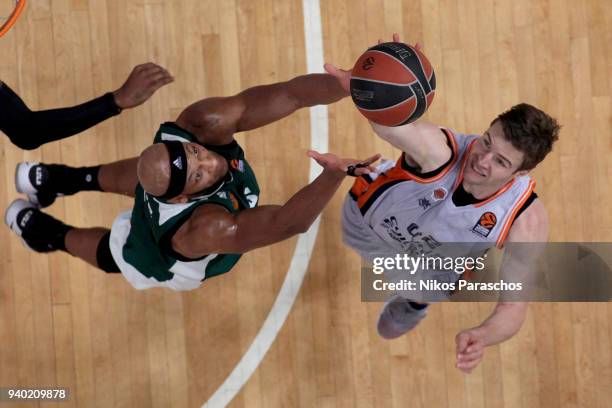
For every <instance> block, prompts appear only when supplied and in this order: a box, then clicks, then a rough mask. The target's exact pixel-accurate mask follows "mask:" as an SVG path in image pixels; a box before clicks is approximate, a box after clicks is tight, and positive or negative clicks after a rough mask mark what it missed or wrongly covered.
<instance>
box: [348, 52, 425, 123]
mask: <svg viewBox="0 0 612 408" xmlns="http://www.w3.org/2000/svg"><path fill="white" fill-rule="evenodd" d="M435 90H436V75H435V73H434V70H433V67H432V66H431V63H430V62H429V60H428V59H427V57H426V56H425V54H423V53H422V52H421V51H420V50H418V49H416V48H414V47H411V46H409V45H407V44H404V43H399V42H388V43H382V44H378V45H376V46H374V47H371V48H369V49H368V50H367V51H366V52H365V53H363V54H362V55H361V57H359V58H358V59H357V61H356V62H355V65H354V66H353V70H352V72H351V82H350V91H351V96H352V97H353V102H354V103H355V105H357V109H358V110H359V112H361V114H363V116H365V117H366V118H368V119H369V120H371V121H372V122H375V123H378V124H380V125H384V126H400V125H405V124H407V123H411V122H414V121H415V120H417V119H418V118H420V117H421V116H422V115H423V114H424V113H425V112H426V111H427V109H428V108H429V107H430V106H431V103H432V102H433V98H434V94H435Z"/></svg>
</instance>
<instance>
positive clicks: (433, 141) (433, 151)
mask: <svg viewBox="0 0 612 408" xmlns="http://www.w3.org/2000/svg"><path fill="white" fill-rule="evenodd" d="M393 41H395V42H399V41H400V38H399V35H398V34H397V33H395V34H393ZM382 42H383V40H378V43H379V44H381V43H382ZM414 47H415V48H416V49H418V50H420V49H421V46H420V45H419V44H418V43H417V44H415V46H414ZM325 70H326V71H327V72H328V73H329V74H330V75H333V76H334V77H336V79H337V80H338V82H339V83H340V84H341V85H342V87H343V88H344V89H345V90H346V92H349V93H350V79H351V70H345V69H340V68H338V67H336V66H334V65H332V64H325ZM370 125H371V126H372V129H373V130H374V132H375V133H376V134H377V135H378V136H379V137H380V138H381V139H383V140H385V141H387V142H389V143H390V144H391V145H393V146H394V147H396V148H398V149H400V150H401V151H403V152H404V153H406V158H407V160H408V162H409V164H410V165H413V166H414V165H416V166H418V167H419V168H420V170H421V171H422V172H428V171H433V170H435V169H437V168H439V167H440V166H442V165H443V164H444V163H446V162H447V161H448V159H449V158H450V156H451V153H452V152H451V149H450V148H449V147H448V145H447V144H446V137H445V136H444V134H443V133H442V131H441V130H440V128H439V127H438V126H436V125H433V124H431V123H427V122H425V121H418V122H414V123H410V124H407V125H404V126H396V127H388V126H382V125H378V124H376V123H374V122H371V121H370Z"/></svg>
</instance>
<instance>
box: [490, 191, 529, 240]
mask: <svg viewBox="0 0 612 408" xmlns="http://www.w3.org/2000/svg"><path fill="white" fill-rule="evenodd" d="M534 188H535V181H533V180H530V181H529V186H528V187H527V190H525V192H524V193H523V195H522V196H521V198H520V199H519V201H518V203H516V205H515V206H514V209H513V210H512V213H511V214H510V217H508V220H507V221H506V223H505V224H504V228H503V229H502V232H501V234H499V238H497V242H496V243H495V245H496V246H497V247H498V248H501V247H503V246H504V241H505V240H506V236H507V235H508V232H510V227H511V226H512V223H513V222H514V219H515V218H516V214H517V213H518V212H519V210H520V209H521V208H522V207H523V205H524V204H525V201H527V199H528V198H529V196H530V195H531V193H532V192H533V190H534Z"/></svg>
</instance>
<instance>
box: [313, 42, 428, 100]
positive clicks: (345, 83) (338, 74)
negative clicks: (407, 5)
mask: <svg viewBox="0 0 612 408" xmlns="http://www.w3.org/2000/svg"><path fill="white" fill-rule="evenodd" d="M393 41H394V42H400V37H399V34H398V33H393ZM384 42H385V41H383V40H382V39H379V40H378V44H382V43H384ZM414 48H416V49H417V50H419V51H420V50H421V48H422V47H421V44H419V43H416V44H415V45H414ZM323 68H325V72H327V73H328V74H330V75H332V76H333V77H335V78H336V79H337V80H338V82H339V83H340V86H342V88H343V89H344V90H345V91H346V92H350V90H351V89H350V88H351V86H350V84H351V73H352V69H341V68H338V67H336V66H335V65H333V64H330V63H326V64H325V65H323Z"/></svg>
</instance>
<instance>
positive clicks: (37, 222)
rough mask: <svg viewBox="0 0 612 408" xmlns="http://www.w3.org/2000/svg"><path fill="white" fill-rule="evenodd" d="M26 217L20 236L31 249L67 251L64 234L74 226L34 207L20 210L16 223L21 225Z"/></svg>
mask: <svg viewBox="0 0 612 408" xmlns="http://www.w3.org/2000/svg"><path fill="white" fill-rule="evenodd" d="M26 218H27V219H28V221H27V223H28V227H27V228H25V229H24V230H23V232H22V235H21V236H22V238H23V239H24V240H25V241H26V242H27V243H28V245H29V246H30V247H31V248H32V249H34V250H35V251H39V252H48V251H49V250H56V249H58V250H60V251H65V252H68V251H67V250H66V234H68V231H70V230H71V229H73V228H74V227H72V226H70V225H66V224H64V223H63V222H61V221H60V220H58V219H56V218H54V217H52V216H50V215H49V214H45V213H44V212H42V211H39V210H37V209H34V208H28V209H25V210H22V211H21V212H20V213H19V215H17V223H18V224H20V225H22V226H23V224H22V223H23V222H24V219H26Z"/></svg>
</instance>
